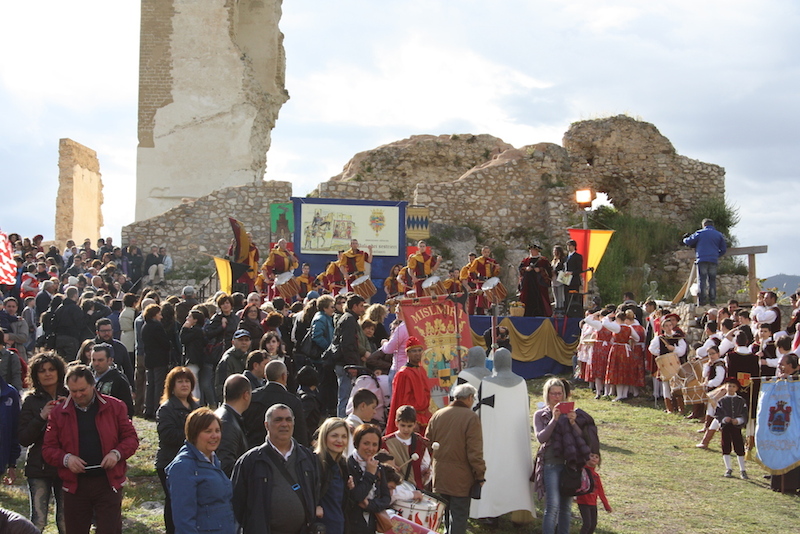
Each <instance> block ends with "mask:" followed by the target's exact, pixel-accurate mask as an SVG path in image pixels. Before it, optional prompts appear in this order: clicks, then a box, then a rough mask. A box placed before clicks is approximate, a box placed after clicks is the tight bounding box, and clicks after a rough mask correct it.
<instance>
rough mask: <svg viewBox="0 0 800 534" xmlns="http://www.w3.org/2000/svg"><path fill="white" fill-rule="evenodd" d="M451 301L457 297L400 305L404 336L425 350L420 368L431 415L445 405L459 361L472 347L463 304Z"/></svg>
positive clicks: (404, 302)
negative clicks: (428, 392)
mask: <svg viewBox="0 0 800 534" xmlns="http://www.w3.org/2000/svg"><path fill="white" fill-rule="evenodd" d="M460 295H462V296H464V295H463V294H460ZM453 297H456V298H457V297H458V295H455V296H450V295H438V296H434V297H423V298H420V299H402V300H401V301H400V307H401V308H402V312H403V320H404V321H405V323H406V328H407V329H408V335H409V336H415V337H417V338H419V339H420V340H422V343H423V345H424V346H425V350H424V352H423V353H422V367H423V368H424V369H425V371H426V372H427V373H428V381H429V383H430V386H431V412H434V411H436V410H437V409H439V408H443V407H444V406H446V405H447V404H448V394H449V392H450V387H451V386H454V385H455V384H456V377H457V376H458V373H459V372H460V371H461V358H463V357H464V356H465V355H466V354H467V350H468V349H469V348H470V347H472V331H471V330H470V327H469V316H468V315H467V313H466V311H465V310H464V303H463V302H456V301H455V300H453ZM461 300H463V301H466V298H463V299H461Z"/></svg>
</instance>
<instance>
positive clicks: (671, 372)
mask: <svg viewBox="0 0 800 534" xmlns="http://www.w3.org/2000/svg"><path fill="white" fill-rule="evenodd" d="M656 365H657V366H658V371H659V373H661V380H664V381H667V380H669V379H670V378H672V377H673V376H675V375H677V374H678V371H680V368H681V360H680V359H679V358H678V355H677V354H675V353H674V352H668V353H666V354H662V355H661V356H656Z"/></svg>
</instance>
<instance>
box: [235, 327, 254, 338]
mask: <svg viewBox="0 0 800 534" xmlns="http://www.w3.org/2000/svg"><path fill="white" fill-rule="evenodd" d="M242 337H250V332H248V331H247V330H245V329H244V328H240V329H239V330H237V331H236V332H234V333H233V339H239V338H242Z"/></svg>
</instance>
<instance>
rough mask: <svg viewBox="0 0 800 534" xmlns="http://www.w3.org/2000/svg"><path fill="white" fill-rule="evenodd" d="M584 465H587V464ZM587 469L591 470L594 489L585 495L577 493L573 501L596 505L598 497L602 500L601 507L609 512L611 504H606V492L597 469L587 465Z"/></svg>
mask: <svg viewBox="0 0 800 534" xmlns="http://www.w3.org/2000/svg"><path fill="white" fill-rule="evenodd" d="M586 467H589V466H588V465H587V466H586ZM589 471H591V472H592V478H594V491H593V492H591V493H587V494H586V495H578V496H577V497H575V502H576V503H578V504H588V505H590V506H597V498H598V497H600V500H601V501H603V507H604V508H605V509H606V511H607V512H610V511H611V505H610V504H608V499H606V492H605V491H604V490H603V483H602V482H601V481H600V475H598V474H597V471H595V470H594V468H593V467H589Z"/></svg>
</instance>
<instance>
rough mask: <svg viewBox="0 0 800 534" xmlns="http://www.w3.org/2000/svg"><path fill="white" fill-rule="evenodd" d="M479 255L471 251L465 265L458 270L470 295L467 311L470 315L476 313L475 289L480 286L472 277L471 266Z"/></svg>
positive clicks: (476, 298) (459, 277) (466, 291)
mask: <svg viewBox="0 0 800 534" xmlns="http://www.w3.org/2000/svg"><path fill="white" fill-rule="evenodd" d="M477 257H478V255H477V254H475V253H474V252H470V253H469V256H468V258H467V264H466V265H464V266H463V267H462V268H461V270H460V271H459V272H458V279H459V280H461V287H463V288H464V293H466V294H467V295H469V300H468V301H467V310H468V311H467V313H469V314H470V315H475V303H476V302H477V300H478V297H477V295H476V294H475V290H476V289H477V288H478V286H477V285H476V284H475V282H474V281H473V280H472V279H471V277H470V274H469V266H470V265H472V262H473V261H475V258H477Z"/></svg>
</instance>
